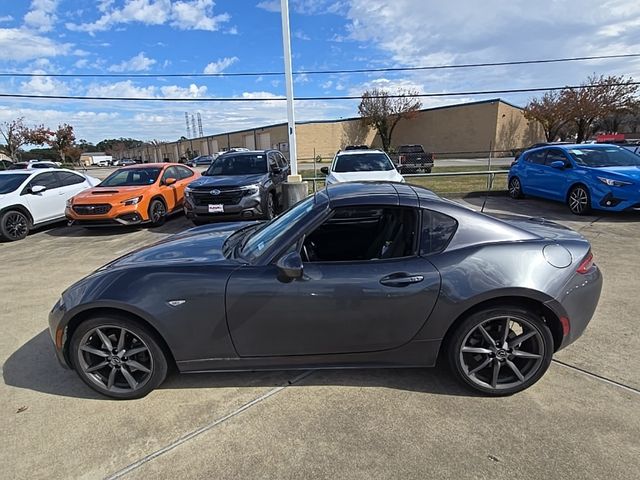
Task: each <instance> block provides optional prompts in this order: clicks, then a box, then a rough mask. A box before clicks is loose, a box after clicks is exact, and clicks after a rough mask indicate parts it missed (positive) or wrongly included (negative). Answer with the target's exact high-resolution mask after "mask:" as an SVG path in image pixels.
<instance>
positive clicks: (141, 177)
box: [98, 167, 162, 187]
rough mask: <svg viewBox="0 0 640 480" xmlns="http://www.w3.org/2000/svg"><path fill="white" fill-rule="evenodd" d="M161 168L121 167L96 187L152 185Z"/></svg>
mask: <svg viewBox="0 0 640 480" xmlns="http://www.w3.org/2000/svg"><path fill="white" fill-rule="evenodd" d="M161 171H162V168H159V167H158V168H121V169H120V170H116V171H115V172H113V173H112V174H111V175H109V176H108V177H107V178H105V179H104V180H103V181H102V182H100V184H99V185H98V187H136V186H143V185H152V184H154V183H155V182H156V180H157V179H158V176H159V175H160V172H161Z"/></svg>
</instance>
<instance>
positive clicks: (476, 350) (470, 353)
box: [447, 307, 553, 396]
mask: <svg viewBox="0 0 640 480" xmlns="http://www.w3.org/2000/svg"><path fill="white" fill-rule="evenodd" d="M447 353H448V357H449V363H450V366H451V368H452V370H453V371H454V373H455V374H456V376H457V377H458V378H459V379H460V380H462V382H463V383H464V384H466V385H467V386H469V387H471V388H473V389H474V390H477V391H479V392H482V393H485V394H488V395H492V396H503V395H511V394H514V393H517V392H520V391H522V390H525V389H526V388H528V387H530V386H531V385H533V384H534V383H535V382H537V381H538V380H539V379H540V378H541V377H542V376H543V375H544V373H545V372H546V371H547V369H548V368H549V365H550V363H551V359H552V356H553V337H552V335H551V331H550V330H549V327H548V326H547V325H546V324H545V323H544V321H543V320H542V319H541V318H540V317H539V316H537V315H536V314H534V313H532V312H528V311H526V310H524V309H521V308H518V307H506V308H494V309H489V310H484V311H481V312H477V313H475V314H473V315H471V316H470V317H468V318H467V319H466V320H464V321H463V322H462V323H461V324H460V326H459V327H458V328H457V330H456V331H455V333H454V335H453V337H452V338H451V342H450V343H449V350H448V352H447Z"/></svg>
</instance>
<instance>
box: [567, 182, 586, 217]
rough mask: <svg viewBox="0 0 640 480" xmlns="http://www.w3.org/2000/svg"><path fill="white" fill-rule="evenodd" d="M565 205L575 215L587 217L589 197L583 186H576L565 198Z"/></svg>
mask: <svg viewBox="0 0 640 480" xmlns="http://www.w3.org/2000/svg"><path fill="white" fill-rule="evenodd" d="M567 205H568V206H569V210H571V213H573V214H575V215H587V214H589V213H590V212H591V195H589V190H587V187H585V186H583V185H576V186H575V187H573V188H572V189H571V191H570V192H569V195H568V196H567Z"/></svg>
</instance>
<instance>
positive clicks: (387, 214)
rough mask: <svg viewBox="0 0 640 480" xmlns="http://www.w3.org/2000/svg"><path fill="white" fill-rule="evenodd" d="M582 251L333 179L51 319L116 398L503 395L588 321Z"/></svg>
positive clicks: (399, 192) (56, 310)
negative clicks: (280, 386)
mask: <svg viewBox="0 0 640 480" xmlns="http://www.w3.org/2000/svg"><path fill="white" fill-rule="evenodd" d="M601 287H602V277H601V274H600V271H599V270H598V268H597V266H596V265H595V264H594V263H593V256H592V254H591V251H590V246H589V243H588V242H587V241H586V240H585V239H584V238H583V237H582V236H580V235H579V234H578V233H576V232H574V231H572V230H569V229H567V228H564V227H562V226H560V225H557V224H554V223H551V222H547V221H545V220H543V219H535V218H531V219H516V218H502V219H499V218H494V217H490V216H487V215H484V214H481V213H478V212H476V211H473V210H471V209H467V208H465V207H463V206H461V205H458V204H456V203H453V202H450V201H448V200H444V199H442V198H440V197H438V196H436V195H435V194H434V193H432V192H431V191H429V190H426V189H423V188H420V187H415V186H410V185H406V184H395V183H344V184H337V185H332V186H330V187H328V188H326V189H325V190H323V191H321V192H319V193H317V194H315V195H313V196H311V197H308V198H306V199H305V200H303V201H301V202H300V203H298V204H296V205H295V206H293V207H292V208H290V209H289V210H288V211H286V212H285V213H284V214H282V215H281V216H279V217H277V218H275V219H274V220H271V221H269V222H242V223H226V224H217V225H212V226H205V227H199V228H194V229H191V230H188V231H186V232H184V233H181V234H178V235H174V236H172V237H170V238H168V239H166V240H164V241H162V242H160V243H158V244H156V245H153V246H150V247H146V248H142V249H140V250H137V251H135V252H133V253H130V254H128V255H125V256H123V257H121V258H119V259H117V260H115V261H113V262H111V263H110V264H108V265H105V266H104V267H102V268H100V269H98V270H97V271H95V272H94V273H92V274H91V275H89V276H88V277H86V278H84V279H83V280H80V281H79V282H78V283H76V284H75V285H73V286H71V287H70V288H68V289H67V290H66V291H65V292H64V293H63V294H62V297H61V298H60V300H59V301H58V302H57V303H56V305H55V306H54V307H53V310H52V311H51V314H50V317H49V325H50V331H51V336H52V338H53V342H54V344H55V349H56V352H57V356H58V358H59V360H60V361H61V362H62V363H63V364H64V365H65V366H69V367H71V368H73V369H75V370H76V372H77V373H78V375H79V376H80V378H81V379H82V380H83V381H84V382H85V383H86V384H87V385H89V386H90V387H91V388H93V389H95V390H97V391H98V392H100V393H103V394H105V395H108V396H111V397H114V398H122V399H128V398H137V397H141V396H144V395H146V394H147V393H149V392H150V391H151V390H153V389H154V388H156V387H157V386H159V385H160V384H161V383H162V381H163V380H164V379H165V376H166V374H167V370H168V367H169V366H172V365H173V366H176V367H177V369H178V370H179V371H181V372H203V371H208V372H210V371H224V370H234V371H235V370H263V369H264V370H267V369H295V368H299V369H310V368H311V369H312V368H335V367H356V366H359V367H427V366H433V365H435V364H436V360H437V359H438V357H439V356H440V357H442V358H443V359H446V360H448V362H449V364H450V366H451V370H452V371H453V373H454V374H455V376H456V377H458V378H459V379H460V380H461V381H462V382H463V383H464V384H465V385H467V386H469V387H471V388H472V389H475V390H476V391H479V392H482V393H485V394H488V395H508V394H513V393H515V392H518V391H521V390H523V389H525V388H527V387H529V386H531V385H532V384H533V383H535V382H536V381H537V380H538V379H540V377H542V375H543V374H544V373H545V371H546V370H547V368H548V367H549V363H550V362H551V357H552V355H553V353H554V352H555V351H557V350H558V349H560V348H563V347H566V346H567V345H569V344H570V343H571V342H573V341H574V340H576V339H577V338H578V337H579V336H580V335H581V334H582V332H583V331H584V329H585V327H586V326H587V323H588V322H589V320H590V319H591V317H592V315H593V313H594V310H595V308H596V305H597V303H598V299H599V296H600V290H601Z"/></svg>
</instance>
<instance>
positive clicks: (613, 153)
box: [569, 146, 640, 168]
mask: <svg viewBox="0 0 640 480" xmlns="http://www.w3.org/2000/svg"><path fill="white" fill-rule="evenodd" d="M569 153H570V154H571V157H572V158H573V159H574V160H575V162H576V163H577V164H578V165H583V166H585V167H595V168H598V167H631V166H640V156H638V155H636V154H634V153H632V152H630V151H629V150H627V149H624V148H620V147H613V146H612V147H606V148H602V147H600V148H589V147H583V148H572V149H570V150H569Z"/></svg>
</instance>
